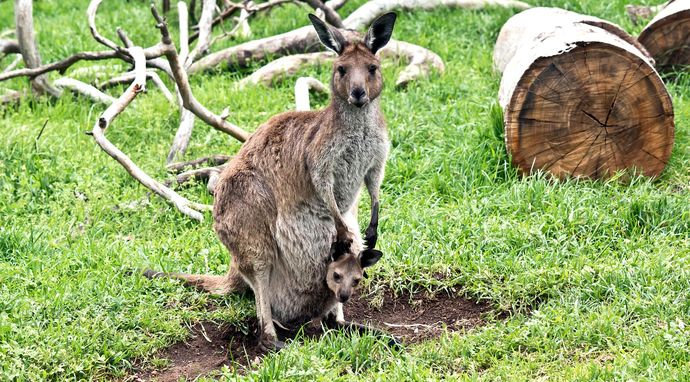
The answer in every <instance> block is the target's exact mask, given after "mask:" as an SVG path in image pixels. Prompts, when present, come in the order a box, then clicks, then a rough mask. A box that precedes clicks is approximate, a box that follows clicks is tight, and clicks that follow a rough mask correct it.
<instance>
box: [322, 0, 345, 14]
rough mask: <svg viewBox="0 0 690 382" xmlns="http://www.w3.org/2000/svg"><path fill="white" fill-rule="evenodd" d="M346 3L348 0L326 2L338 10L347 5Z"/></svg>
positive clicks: (329, 6)
mask: <svg viewBox="0 0 690 382" xmlns="http://www.w3.org/2000/svg"><path fill="white" fill-rule="evenodd" d="M346 3H347V0H329V1H327V2H326V6H327V7H328V8H331V9H333V10H335V11H337V10H338V9H340V8H342V7H343V5H345V4H346Z"/></svg>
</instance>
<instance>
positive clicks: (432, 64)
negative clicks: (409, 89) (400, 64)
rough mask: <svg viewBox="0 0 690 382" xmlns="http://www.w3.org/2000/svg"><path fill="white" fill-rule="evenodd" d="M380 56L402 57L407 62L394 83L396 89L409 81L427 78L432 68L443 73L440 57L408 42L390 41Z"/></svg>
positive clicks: (443, 68) (443, 66) (443, 67)
mask: <svg viewBox="0 0 690 382" xmlns="http://www.w3.org/2000/svg"><path fill="white" fill-rule="evenodd" d="M381 56H383V57H404V58H405V59H406V60H407V61H408V65H407V67H406V68H405V70H403V71H402V72H401V73H400V74H399V75H398V79H397V81H396V82H395V86H397V87H404V86H405V85H407V84H408V83H409V82H410V81H413V80H415V79H417V78H419V77H426V76H428V75H429V73H430V72H431V69H432V68H433V69H436V70H437V71H438V72H439V73H443V72H444V71H445V65H444V64H443V60H442V59H441V57H439V56H438V55H437V54H436V53H434V52H432V51H430V50H429V49H426V48H422V47H421V46H419V45H415V44H410V43H409V42H404V41H397V40H391V41H390V42H388V44H387V45H386V46H385V47H384V48H383V49H381Z"/></svg>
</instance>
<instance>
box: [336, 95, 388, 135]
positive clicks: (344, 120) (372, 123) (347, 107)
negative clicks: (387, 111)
mask: <svg viewBox="0 0 690 382" xmlns="http://www.w3.org/2000/svg"><path fill="white" fill-rule="evenodd" d="M331 108H332V110H333V117H332V118H333V124H334V125H335V126H342V127H344V128H346V129H347V130H349V131H352V130H355V131H362V130H368V129H372V128H376V126H377V125H378V119H379V113H380V111H379V99H378V98H376V99H374V100H373V101H371V102H369V103H367V104H366V105H364V106H362V107H357V106H354V105H351V104H350V103H348V102H347V101H346V100H342V99H340V98H338V97H334V98H333V100H332V101H331Z"/></svg>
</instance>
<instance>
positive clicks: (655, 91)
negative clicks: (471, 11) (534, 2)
mask: <svg viewBox="0 0 690 382" xmlns="http://www.w3.org/2000/svg"><path fill="white" fill-rule="evenodd" d="M599 23H600V21H599V20H594V18H591V17H588V16H582V15H578V14H574V13H572V12H567V11H563V10H560V9H552V8H534V9H531V10H528V11H525V12H522V13H520V14H518V15H516V16H514V17H513V18H511V19H510V20H508V22H507V23H506V24H505V25H504V26H503V28H502V29H501V32H500V34H499V37H498V41H497V43H496V48H495V51H494V63H495V65H496V67H497V68H498V69H499V70H501V71H503V78H502V81H501V88H500V91H499V103H500V105H501V107H502V108H503V111H504V122H505V128H506V133H505V139H506V145H507V147H508V151H509V152H510V154H511V155H512V160H513V164H514V165H515V166H517V167H518V168H519V169H520V171H521V172H522V173H524V174H528V173H530V172H531V171H532V170H536V169H541V170H544V171H548V172H550V173H552V174H553V175H554V176H556V177H560V178H565V177H571V176H574V177H588V178H595V179H596V178H602V177H607V176H611V175H613V174H614V173H615V172H616V171H619V170H624V169H635V171H637V172H638V173H642V174H644V175H647V176H657V175H659V174H660V173H661V172H662V170H663V169H664V167H665V166H666V163H667V162H668V159H669V156H670V154H671V149H672V146H673V140H674V122H673V106H672V104H671V98H670V96H669V94H668V92H667V90H666V88H665V86H664V84H663V82H662V81H661V79H660V78H659V75H658V73H657V72H656V71H655V70H654V68H653V66H652V60H651V59H650V58H649V57H648V56H647V55H645V53H643V52H642V51H640V50H639V49H638V48H637V47H635V46H634V45H633V44H631V43H630V40H631V39H630V38H629V36H621V34H620V29H619V28H612V27H611V26H612V24H610V23H604V24H599Z"/></svg>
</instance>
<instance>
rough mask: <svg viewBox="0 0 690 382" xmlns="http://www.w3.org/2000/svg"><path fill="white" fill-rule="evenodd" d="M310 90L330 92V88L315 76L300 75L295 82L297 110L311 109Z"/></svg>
mask: <svg viewBox="0 0 690 382" xmlns="http://www.w3.org/2000/svg"><path fill="white" fill-rule="evenodd" d="M309 90H315V91H318V92H321V93H326V94H328V92H329V91H328V88H327V87H326V85H324V84H323V83H322V82H321V81H319V80H317V79H316V78H313V77H300V78H298V79H297V81H296V82H295V110H297V111H309V110H311V106H310V104H309Z"/></svg>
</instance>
